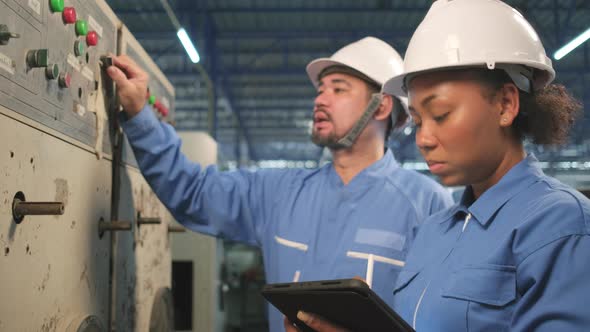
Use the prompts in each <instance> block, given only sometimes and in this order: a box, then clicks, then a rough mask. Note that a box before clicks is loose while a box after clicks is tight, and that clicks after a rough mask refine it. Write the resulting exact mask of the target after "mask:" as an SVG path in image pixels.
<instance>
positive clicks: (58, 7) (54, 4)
mask: <svg viewBox="0 0 590 332" xmlns="http://www.w3.org/2000/svg"><path fill="white" fill-rule="evenodd" d="M49 6H50V7H51V11H52V12H54V13H61V12H63V11H64V0H51V1H49Z"/></svg>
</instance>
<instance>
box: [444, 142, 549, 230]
mask: <svg viewBox="0 0 590 332" xmlns="http://www.w3.org/2000/svg"><path fill="white" fill-rule="evenodd" d="M542 176H543V171H542V170H541V167H540V166H539V161H538V160H537V158H536V157H535V155H534V154H532V153H531V154H529V155H527V157H526V158H525V159H523V160H522V161H520V162H519V163H518V164H516V165H515V166H514V167H512V169H510V171H508V173H506V174H505V175H504V176H503V177H502V179H500V181H499V182H498V183H496V184H495V185H494V186H492V187H491V188H489V189H488V190H486V191H485V192H484V193H483V195H481V196H480V197H479V198H478V199H477V200H476V201H475V202H473V191H472V189H471V186H467V187H466V188H465V192H464V193H463V196H462V197H461V201H460V202H459V203H458V204H457V205H455V206H453V207H452V208H451V209H450V210H449V211H448V213H447V218H441V222H444V221H447V220H450V219H452V218H450V217H451V216H455V215H456V214H457V213H459V212H462V213H464V214H466V213H471V215H472V216H473V217H474V219H475V220H477V221H478V222H479V223H480V224H481V225H482V226H484V227H485V226H487V224H488V223H489V222H490V221H491V219H492V216H493V215H494V214H495V213H496V212H497V211H498V210H499V209H500V208H501V207H502V205H504V204H505V203H506V202H508V201H509V200H510V199H511V198H512V197H514V196H515V195H517V194H518V193H520V192H521V191H523V190H525V189H526V188H528V187H530V186H531V185H532V184H533V183H535V182H537V181H538V180H539V178H540V177H542Z"/></svg>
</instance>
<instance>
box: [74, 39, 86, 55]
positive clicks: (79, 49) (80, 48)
mask: <svg viewBox="0 0 590 332" xmlns="http://www.w3.org/2000/svg"><path fill="white" fill-rule="evenodd" d="M85 51H86V48H85V46H84V42H83V41H81V40H77V41H76V42H75V43H74V54H76V56H81V55H82V54H84V52H85Z"/></svg>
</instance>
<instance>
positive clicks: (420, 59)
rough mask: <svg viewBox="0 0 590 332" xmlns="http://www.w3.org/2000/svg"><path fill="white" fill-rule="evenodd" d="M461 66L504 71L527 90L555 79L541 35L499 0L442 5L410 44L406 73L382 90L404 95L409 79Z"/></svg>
mask: <svg viewBox="0 0 590 332" xmlns="http://www.w3.org/2000/svg"><path fill="white" fill-rule="evenodd" d="M461 67H482V68H483V67H487V68H488V69H494V68H500V69H503V70H505V71H506V72H507V73H508V75H509V76H510V77H511V78H512V80H513V81H514V83H515V84H516V85H517V86H518V87H519V88H520V89H522V90H524V91H527V90H528V91H530V90H538V89H542V88H543V87H545V86H547V85H548V84H549V83H550V82H551V81H552V80H553V79H554V78H555V71H554V70H553V67H552V66H551V60H550V59H549V58H548V57H547V55H546V54H545V48H544V47H543V44H542V43H541V40H540V38H539V36H538V35H537V33H536V32H535V30H534V29H533V27H532V26H531V25H530V24H529V22H528V21H527V20H526V19H525V18H524V17H523V16H522V15H521V14H520V13H519V12H518V11H517V10H515V9H514V8H512V7H510V6H508V5H506V4H504V3H503V2H501V1H498V0H438V1H436V2H434V3H433V4H432V7H431V8H430V10H429V11H428V13H427V14H426V17H425V18H424V20H423V21H422V23H420V25H419V26H418V28H417V29H416V31H415V32H414V35H413V36H412V39H411V40H410V43H409V45H408V49H407V50H406V56H405V62H404V72H403V73H402V74H399V75H397V76H395V77H393V78H392V79H390V80H389V81H388V82H387V83H385V85H384V87H383V90H384V92H386V93H389V94H393V95H398V96H399V95H401V96H405V95H406V93H407V92H406V91H405V84H406V81H407V77H408V76H413V75H415V74H417V73H421V72H426V71H433V70H440V69H445V68H449V69H452V68H461ZM531 84H532V89H531V86H530V85H531Z"/></svg>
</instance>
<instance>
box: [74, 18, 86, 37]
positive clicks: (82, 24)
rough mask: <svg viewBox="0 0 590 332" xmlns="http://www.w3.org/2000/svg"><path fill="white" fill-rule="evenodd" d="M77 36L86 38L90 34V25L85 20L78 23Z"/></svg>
mask: <svg viewBox="0 0 590 332" xmlns="http://www.w3.org/2000/svg"><path fill="white" fill-rule="evenodd" d="M76 34H77V35H78V36H86V34H88V23H86V21H84V20H77V21H76Z"/></svg>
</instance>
